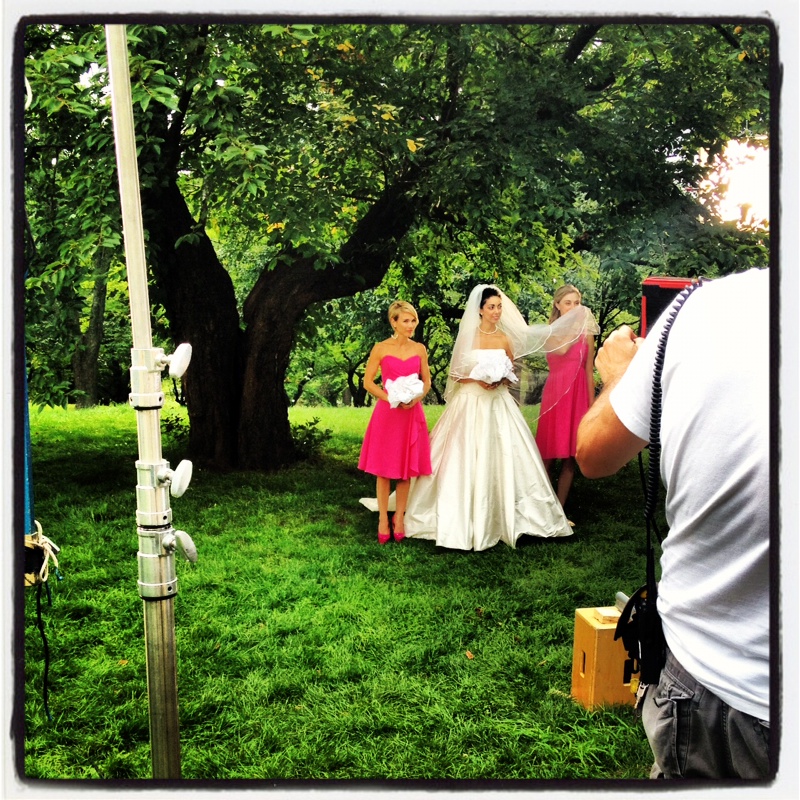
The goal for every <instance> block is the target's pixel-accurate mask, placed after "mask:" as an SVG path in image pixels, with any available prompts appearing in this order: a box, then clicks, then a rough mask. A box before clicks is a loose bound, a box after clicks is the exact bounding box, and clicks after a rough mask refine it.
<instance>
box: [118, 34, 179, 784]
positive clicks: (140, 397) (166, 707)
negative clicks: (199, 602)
mask: <svg viewBox="0 0 800 800" xmlns="http://www.w3.org/2000/svg"><path fill="white" fill-rule="evenodd" d="M106 45H107V48H108V70H109V78H110V84H111V108H112V117H113V121H114V139H115V143H116V155H117V171H118V173H119V192H120V203H121V206H122V228H123V235H124V240H125V260H126V265H127V273H128V286H129V294H130V306H131V328H132V332H133V349H132V350H131V363H132V366H131V395H130V400H131V404H132V405H133V407H134V408H135V409H136V423H137V432H138V440H139V460H138V461H137V462H136V471H137V485H136V501H137V503H136V521H137V531H138V535H139V553H138V567H139V580H138V588H139V594H140V596H141V597H142V599H143V605H144V635H145V648H146V654H147V692H148V698H149V705H150V747H151V760H152V765H153V777H154V778H179V777H180V772H181V764H180V735H179V731H178V681H177V658H176V649H175V611H174V600H175V595H176V593H177V591H178V581H177V578H176V576H175V550H176V546H178V545H180V546H181V550H182V552H183V553H184V554H186V552H185V549H184V545H186V543H187V541H188V542H189V544H191V540H189V539H188V537H187V536H186V534H185V533H183V531H175V530H174V529H173V528H172V510H171V509H170V504H169V489H170V488H171V489H172V494H174V495H176V496H177V495H178V494H182V493H183V490H184V489H185V485H186V484H188V477H187V469H188V472H189V473H190V472H191V464H189V462H182V463H181V464H180V465H179V467H178V468H177V469H176V470H175V471H173V470H170V468H169V464H168V463H167V462H166V461H165V460H164V459H163V457H162V454H161V426H160V410H161V407H162V406H163V404H164V395H163V392H162V389H161V380H162V374H161V373H162V370H163V369H164V367H165V366H166V365H167V364H170V362H171V361H172V358H178V352H177V351H176V353H175V356H174V357H167V356H165V355H164V352H163V350H161V349H160V348H154V347H153V346H152V333H151V328H150V300H149V295H148V289H147V265H146V261H145V248H144V231H143V225H142V209H141V198H140V193H139V173H138V163H137V159H136V140H135V135H134V127H133V108H132V101H131V85H130V67H129V64H128V43H127V34H126V28H125V26H124V25H107V26H106ZM181 347H182V348H188V350H189V353H190V352H191V348H189V346H188V345H181ZM179 349H180V348H179ZM183 356H184V357H183V358H181V359H179V360H180V361H181V362H183V363H182V364H181V366H180V367H177V365H176V371H174V372H173V370H172V369H170V372H171V374H182V370H183V369H185V368H186V365H188V355H187V353H186V352H185V351H184V353H183ZM178 369H180V372H179V371H178ZM179 471H180V472H181V474H182V479H181V480H178V472H179ZM177 483H180V484H183V485H182V487H181V489H180V490H179V491H176V486H175V485H174V484H177ZM190 550H191V552H192V554H194V546H193V545H191V548H190ZM187 558H190V560H194V558H191V556H187Z"/></svg>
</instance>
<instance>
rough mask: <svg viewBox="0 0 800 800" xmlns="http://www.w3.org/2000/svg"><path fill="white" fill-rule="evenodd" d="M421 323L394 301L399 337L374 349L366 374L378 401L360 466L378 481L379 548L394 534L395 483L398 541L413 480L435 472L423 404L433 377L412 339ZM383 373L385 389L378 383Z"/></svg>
mask: <svg viewBox="0 0 800 800" xmlns="http://www.w3.org/2000/svg"><path fill="white" fill-rule="evenodd" d="M418 321H419V320H418V317H417V312H416V311H415V310H414V306H412V305H411V304H410V303H405V302H403V301H397V302H394V303H392V304H391V306H389V323H390V324H391V326H392V329H393V330H394V333H392V335H391V336H390V337H389V338H388V339H384V340H383V341H382V342H378V343H377V344H376V345H375V346H374V347H373V348H372V352H371V353H370V356H369V360H368V361H367V366H366V369H365V371H364V388H365V389H366V390H367V391H368V392H369V393H370V394H371V395H372V396H373V397H375V398H376V400H377V402H376V403H375V409H374V410H373V412H372V416H371V417H370V421H369V424H368V425H367V430H366V433H365V434H364V443H363V444H362V446H361V456H360V457H359V460H358V468H359V469H362V470H364V471H365V472H368V473H370V474H371V475H375V476H376V479H377V487H376V488H377V495H378V542H379V543H380V544H386V542H388V541H389V539H390V537H391V533H392V526H390V524H389V494H390V482H391V481H392V480H395V481H396V482H397V484H396V487H395V498H396V504H395V513H394V517H393V519H392V523H393V527H394V538H395V541H398V542H399V541H400V540H401V539H403V538H404V537H405V528H404V521H403V520H404V515H405V511H406V503H407V500H408V490H409V486H410V483H409V482H410V479H411V478H415V477H417V476H418V475H430V474H431V451H430V443H429V440H428V424H427V421H426V419H425V413H424V412H423V410H422V405H421V400H422V398H423V397H425V395H426V394H427V393H428V391H429V390H430V388H431V373H430V369H429V367H428V351H427V350H426V349H425V347H424V345H422V344H420V343H419V342H414V341H412V339H411V337H412V336H413V335H414V331H415V329H416V327H417V323H418ZM379 371H380V374H381V384H380V385H379V384H377V383H376V382H375V378H376V376H377V374H378V372H379ZM393 384H394V385H393ZM389 390H391V391H389Z"/></svg>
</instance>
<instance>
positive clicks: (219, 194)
mask: <svg viewBox="0 0 800 800" xmlns="http://www.w3.org/2000/svg"><path fill="white" fill-rule="evenodd" d="M771 35H772V32H771V28H770V27H769V26H768V25H766V24H754V23H752V22H750V23H748V24H746V25H745V24H743V25H728V24H724V25H723V24H702V23H693V24H664V25H652V24H649V25H641V24H633V23H631V24H609V25H603V24H599V23H598V24H558V25H552V24H513V25H511V24H410V25H408V24H403V25H400V24H381V25H364V24H335V25H323V24H320V25H317V24H314V25H310V24H297V25H283V24H281V25H278V24H270V23H263V24H259V23H248V24H224V23H222V24H217V23H214V24H206V23H201V24H181V25H130V26H129V27H128V39H129V50H130V62H131V81H132V91H133V101H134V118H135V125H136V132H137V145H138V155H139V170H140V182H141V186H142V206H143V213H144V221H145V229H146V234H147V246H148V258H149V264H150V268H151V272H152V293H151V297H152V299H153V302H154V317H155V319H156V320H157V322H158V324H159V326H160V330H162V331H163V336H164V337H167V336H168V337H171V338H172V339H173V340H174V341H176V342H178V341H184V340H185V341H190V342H191V343H192V345H193V350H194V356H193V361H192V365H191V367H190V370H189V372H188V373H187V376H186V384H185V394H186V399H187V404H188V410H189V417H190V421H191V434H190V442H189V448H190V454H191V456H192V457H193V458H194V459H195V460H196V461H199V462H200V463H202V464H205V465H209V466H216V467H219V468H231V467H239V468H254V469H273V468H277V467H279V466H281V465H282V464H285V463H288V462H290V461H291V460H292V459H293V458H294V456H295V452H294V448H293V445H292V440H291V432H290V429H289V424H288V414H287V405H288V403H289V402H290V400H291V397H290V396H289V395H288V394H287V385H288V388H289V389H290V390H291V391H290V393H291V394H292V395H294V394H295V393H296V391H297V387H298V385H299V382H300V381H301V380H302V375H303V374H305V373H304V370H305V371H306V372H307V371H308V370H309V369H310V370H312V371H313V370H314V369H315V366H314V363H315V362H314V359H315V358H316V359H317V361H319V359H320V358H328V357H331V358H334V359H340V363H347V364H348V365H349V366H348V370H349V381H350V385H349V391H350V394H351V395H352V396H356V395H357V394H358V390H359V384H358V381H357V377H358V364H359V359H358V357H357V355H358V354H357V352H356V351H357V346H358V343H359V342H363V341H364V337H365V336H368V335H375V334H376V333H377V331H378V330H379V327H376V325H377V326H379V325H380V324H381V323H382V321H383V317H384V316H385V312H384V311H382V310H381V305H382V307H383V308H385V306H386V305H388V301H389V300H391V299H394V297H395V296H398V295H402V296H403V297H404V298H405V299H407V300H409V301H410V302H412V303H414V305H415V306H417V308H418V310H419V311H420V315H421V322H422V325H421V326H420V328H421V335H422V336H423V340H424V341H425V342H426V343H427V344H428V346H429V348H430V349H431V350H432V355H433V356H434V362H435V357H436V355H437V352H438V353H439V355H440V356H441V358H442V359H445V358H446V355H447V353H446V347H447V342H448V338H447V337H448V324H449V323H450V322H452V321H453V320H455V319H456V318H457V316H458V314H459V311H460V307H461V306H462V304H463V301H464V298H465V296H466V294H467V293H468V291H469V289H470V288H471V287H472V285H473V284H474V283H475V282H477V281H480V280H493V281H497V282H498V283H500V284H502V285H503V287H504V288H505V289H506V290H507V291H509V293H514V294H515V295H516V296H518V297H521V298H522V301H523V302H521V305H522V306H527V308H528V310H530V311H532V312H536V311H541V310H542V309H543V307H544V305H545V303H546V298H547V296H548V295H549V293H550V292H551V291H552V289H553V287H554V284H555V283H556V282H560V281H562V280H563V278H564V277H565V276H569V277H571V278H572V279H573V280H575V281H576V282H578V284H579V285H581V284H582V286H581V288H584V289H585V293H586V295H587V299H590V298H591V301H592V302H596V303H597V304H598V309H597V310H598V311H601V316H602V317H603V318H604V319H605V318H607V320H608V322H609V324H610V322H611V321H612V320H613V319H614V315H615V314H617V313H619V311H620V310H625V309H626V308H627V309H629V310H630V309H631V308H633V303H634V301H635V300H636V299H637V297H636V292H637V289H638V285H639V283H640V280H641V276H642V274H643V273H646V272H648V271H654V270H655V269H658V270H660V271H663V272H666V273H668V274H669V273H670V272H671V273H672V274H676V273H677V274H687V271H688V270H689V269H694V270H695V271H696V272H698V273H701V274H707V275H713V274H719V273H722V272H726V271H731V270H735V269H742V268H746V267H748V266H751V265H752V264H759V263H764V260H765V259H766V254H767V249H766V241H767V240H766V234H765V233H764V232H751V231H740V230H737V229H736V227H735V226H733V225H730V224H729V225H723V224H721V223H718V222H715V221H714V220H713V219H712V218H711V217H709V215H708V213H707V212H705V213H703V209H702V207H701V206H700V204H699V203H698V200H697V198H696V197H695V196H694V195H693V194H692V191H691V190H692V187H694V186H696V184H697V182H698V180H699V179H700V177H701V176H702V174H703V170H704V169H705V167H704V166H703V164H702V163H700V162H699V161H698V159H697V158H696V156H697V153H698V152H699V151H700V149H701V148H702V149H703V150H704V152H705V153H707V154H709V155H710V156H711V157H712V158H713V156H714V154H716V153H719V152H721V151H722V148H723V147H724V145H725V144H726V142H727V141H728V140H729V139H732V138H739V139H742V138H747V137H753V136H767V135H768V134H769V130H770V118H769V109H770V95H769V89H770V74H771V73H770V64H771V57H770V54H771V48H770V44H771ZM23 59H24V70H25V76H26V78H27V80H28V81H29V84H30V87H31V97H32V101H31V103H30V107H29V108H28V109H27V111H26V113H25V133H24V147H25V213H26V231H27V236H26V263H25V268H26V273H27V283H26V330H27V335H28V360H29V368H30V376H31V378H30V380H31V394H32V396H33V397H34V399H39V400H40V401H41V400H44V401H47V402H53V401H56V400H59V399H60V398H63V397H66V396H68V395H69V393H70V391H73V392H74V390H75V386H74V380H72V379H71V378H70V375H69V373H68V371H67V369H66V366H65V365H66V364H67V363H70V364H71V365H72V368H73V370H74V374H75V375H77V374H78V373H77V370H76V369H75V366H76V365H75V362H74V361H73V356H74V351H75V350H76V349H78V350H79V351H80V352H86V353H88V354H89V358H90V360H91V355H92V353H94V352H95V351H94V350H92V348H93V347H95V346H96V340H97V333H96V328H95V329H93V328H92V326H91V325H90V320H91V319H92V315H91V309H92V308H95V309H96V313H95V320H96V319H97V317H98V315H99V318H100V319H101V320H102V319H105V320H106V322H107V323H111V324H115V323H114V320H119V319H120V318H122V317H124V314H120V312H119V300H118V296H117V295H116V294H114V292H113V291H112V292H111V294H109V295H108V297H110V298H111V303H110V309H109V308H107V307H106V305H107V304H108V303H107V300H106V298H105V296H103V293H102V292H101V291H98V288H97V287H98V286H105V285H109V286H114V285H115V284H114V280H118V277H119V274H120V270H121V265H122V253H121V238H120V222H119V211H118V197H117V192H116V174H115V171H114V170H115V168H114V148H113V138H112V128H111V121H110V109H109V100H108V95H107V78H108V76H107V69H106V55H105V40H104V35H103V29H102V27H101V26H95V25H56V24H46V23H36V24H31V25H28V27H27V28H26V30H25V33H24V54H23ZM109 281H111V283H109ZM372 290H375V291H376V297H375V298H373V299H371V295H370V294H369V293H370V292H371V291H372ZM340 298H341V300H340ZM346 298H354V301H351V300H347V299H346ZM526 298H527V299H526ZM104 304H105V305H104ZM97 309H100V310H99V311H98V310H97ZM309 314H310V316H309ZM334 318H335V319H334ZM92 330H94V331H95V333H94V334H93V335H89V334H90V332H91V331H92ZM351 334H352V335H351ZM378 335H379V334H378ZM119 341H120V340H119V339H117V346H118V348H119ZM320 342H325V343H326V346H327V345H331V346H335V349H336V352H335V353H333V354H332V355H331V354H330V353H328V354H326V353H325V352H323V351H324V349H325V348H322V347H320V346H319V343H320ZM48 343H49V344H48ZM296 343H298V344H299V346H300V350H298V348H297V347H295V345H296ZM293 348H294V349H295V357H294V361H292V352H293ZM317 351H319V352H317ZM117 353H119V349H118V350H117ZM364 355H366V353H364ZM303 358H305V359H306V365H305V366H303ZM79 366H80V365H79ZM287 378H289V380H290V383H289V384H287ZM338 391H340V390H338Z"/></svg>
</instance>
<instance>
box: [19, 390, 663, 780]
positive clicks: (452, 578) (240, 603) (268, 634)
mask: <svg viewBox="0 0 800 800" xmlns="http://www.w3.org/2000/svg"><path fill="white" fill-rule="evenodd" d="M440 411H441V409H440V408H436V407H426V415H427V416H428V423H429V426H432V425H433V424H434V422H435V420H436V419H437V418H438V414H439V413H440ZM534 411H535V410H534V409H526V412H534ZM369 415H370V410H369V409H353V408H349V409H302V408H296V409H292V410H291V420H292V422H293V423H295V424H298V425H307V424H309V423H311V424H312V426H316V424H317V422H316V420H319V421H320V422H321V424H322V425H324V426H326V427H329V428H330V429H332V430H333V431H334V433H333V434H332V436H331V438H330V439H328V440H326V442H325V445H324V447H323V448H322V452H321V454H320V457H319V459H318V460H317V461H307V462H303V463H300V464H298V465H295V466H294V467H292V468H290V469H286V470H282V471H280V472H278V473H275V474H272V475H265V474H259V473H236V472H234V473H215V472H207V471H205V470H197V471H196V472H195V476H194V479H193V482H192V485H191V486H190V488H189V490H188V491H187V493H186V494H185V495H183V496H182V497H181V498H179V499H176V500H175V502H174V509H173V511H174V517H175V522H176V525H177V524H179V525H180V527H181V528H184V529H185V530H187V531H189V532H190V534H191V536H192V537H193V539H194V541H195V543H196V545H197V548H198V553H199V558H198V561H197V562H196V563H195V564H187V563H185V562H179V563H178V565H177V571H178V579H179V591H178V595H177V597H176V598H175V622H176V627H175V634H176V644H177V651H178V698H179V712H180V736H181V763H182V776H183V778H185V779H187V780H219V781H228V780H230V781H232V780H237V779H238V780H249V781H266V782H268V781H274V780H288V779H300V780H304V779H305V780H307V779H316V780H337V779H339V780H341V779H347V780H365V779H372V780H383V779H388V780H419V779H422V780H426V779H464V780H479V779H483V780H486V779H499V780H503V779H505V780H518V781H551V780H578V781H582V782H583V781H586V782H587V783H586V784H585V786H586V787H590V786H591V783H589V782H591V781H597V782H600V783H599V785H600V786H602V785H605V783H607V781H608V779H623V780H637V781H638V780H642V779H644V778H646V776H647V774H648V770H649V767H650V762H651V759H652V756H651V753H650V749H649V746H648V745H647V742H646V739H645V736H644V732H643V730H642V727H641V723H640V722H639V721H638V720H636V719H635V718H634V716H633V713H632V710H631V708H630V707H629V706H621V707H604V708H598V709H596V710H593V711H588V710H586V709H584V708H582V707H581V706H580V705H578V704H576V703H575V702H574V701H572V700H571V698H570V696H569V694H570V686H571V661H572V641H573V640H572V637H573V624H574V614H575V609H576V608H581V607H592V606H596V605H609V604H611V603H612V602H613V598H614V595H615V593H616V592H617V591H625V592H627V593H630V592H631V591H633V589H634V588H635V587H636V586H638V585H639V584H640V583H641V580H642V575H643V573H644V564H645V556H644V544H645V536H644V530H643V527H642V523H641V508H640V507H638V506H637V504H636V503H635V502H634V503H632V502H631V497H634V498H635V497H638V496H640V492H641V489H640V486H639V476H638V472H637V470H636V467H635V465H631V466H630V467H629V468H628V469H626V470H623V471H622V473H620V474H619V475H618V476H615V477H614V478H610V479H607V480H604V481H601V482H590V481H586V480H581V479H578V480H577V481H576V483H575V486H574V488H573V492H572V494H571V500H570V502H571V503H573V504H574V505H573V506H572V508H571V509H570V516H571V518H573V519H574V520H575V521H576V523H577V527H576V528H575V532H574V534H573V536H571V537H568V538H566V539H563V540H559V541H553V540H544V539H542V540H539V539H532V540H530V541H524V542H522V543H520V546H518V547H517V549H515V550H512V549H511V548H508V547H505V546H502V545H498V546H497V547H495V548H493V549H491V550H489V551H485V552H482V553H472V552H454V551H447V550H443V549H441V548H436V546H435V545H434V544H433V543H432V542H425V541H409V540H406V541H405V542H403V543H400V544H397V545H395V544H392V545H389V546H386V547H379V546H378V545H377V542H376V541H375V517H374V515H373V514H371V513H370V512H368V511H367V510H366V509H364V508H363V507H362V506H361V505H360V504H359V502H358V498H359V497H362V496H365V495H369V494H372V492H373V491H374V480H373V478H372V477H371V476H368V475H365V474H364V473H361V472H359V471H358V470H357V469H356V468H355V464H356V461H357V457H358V450H359V447H360V443H361V439H362V437H363V433H364V429H365V427H366V424H367V421H368V419H369ZM134 417H135V414H134V412H133V411H132V410H131V409H129V408H126V407H123V406H115V407H107V408H96V409H88V410H84V411H81V412H80V413H77V412H75V411H73V410H69V411H62V410H59V409H46V410H44V411H42V412H41V413H40V414H34V415H33V417H32V440H33V453H34V459H33V462H34V494H35V499H36V518H37V519H38V520H40V522H41V523H42V525H43V528H44V533H45V534H46V535H48V536H50V537H51V538H52V539H53V540H54V541H55V542H56V543H57V544H58V545H59V546H60V547H61V552H60V554H59V563H60V568H61V572H62V573H63V575H64V580H63V581H61V582H59V583H57V584H55V585H53V587H52V596H53V603H52V606H48V605H46V604H45V606H44V610H43V614H44V620H45V626H46V630H47V636H48V643H49V648H50V659H51V660H50V671H49V680H50V694H49V707H50V710H51V712H52V714H53V721H52V722H49V721H48V720H47V717H46V715H45V714H44V710H43V705H42V692H41V686H42V677H43V653H42V644H41V639H40V637H39V633H38V631H37V630H36V627H35V625H34V619H35V595H34V594H33V592H32V590H26V592H25V595H24V604H25V608H24V614H25V616H24V620H25V628H24V637H25V695H24V697H25V701H24V702H25V706H24V714H25V739H24V758H25V761H24V772H25V777H26V778H27V779H28V780H30V781H32V782H33V783H34V784H37V783H38V782H39V781H43V780H71V781H75V780H85V781H99V780H103V781H108V780H112V781H113V780H143V779H147V778H149V777H150V775H151V764H150V745H149V732H148V700H147V680H146V664H145V651H144V631H143V616H142V602H141V600H140V598H139V596H138V593H137V589H136V580H137V566H136V522H135V482H136V475H135V470H134V469H133V462H134V460H135V455H136V445H137V442H136V424H135V418H134ZM65 463H69V464H70V469H69V470H65V469H64V464H65ZM43 487H46V491H45V490H43ZM468 654H469V655H471V656H472V658H470V657H469V655H468ZM91 785H92V784H90V783H87V784H84V787H85V788H89V787H90V786H91ZM254 785H257V784H254ZM521 785H522V784H521ZM530 785H531V786H538V788H542V787H543V786H546V784H538V785H537V784H530Z"/></svg>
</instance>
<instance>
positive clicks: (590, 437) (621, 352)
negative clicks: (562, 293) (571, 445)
mask: <svg viewBox="0 0 800 800" xmlns="http://www.w3.org/2000/svg"><path fill="white" fill-rule="evenodd" d="M642 341H643V340H642V339H637V338H636V336H635V335H634V333H633V331H632V330H631V329H630V328H629V327H627V326H623V327H622V328H620V329H618V330H616V331H614V332H613V333H612V334H611V335H610V336H609V337H608V339H606V341H605V343H604V344H603V346H602V347H601V348H600V350H599V352H598V353H597V359H596V360H595V366H596V367H597V371H598V372H599V373H600V377H601V378H602V381H603V390H602V392H600V395H599V397H598V398H597V400H596V401H595V402H594V404H593V405H592V406H591V408H590V409H589V410H588V411H587V412H586V415H585V416H584V418H583V419H582V420H581V424H580V426H579V428H578V451H577V455H576V460H577V462H578V466H579V467H580V469H581V472H582V473H583V475H585V476H586V477H587V478H604V477H606V476H607V475H613V474H614V473H615V472H617V470H619V469H621V468H622V467H624V466H625V464H627V463H628V462H629V461H630V460H631V459H632V458H634V456H636V455H637V454H638V453H640V452H641V451H642V450H643V449H644V447H645V445H646V444H647V441H646V440H645V439H640V438H639V437H638V436H636V435H635V434H633V433H631V431H629V430H628V429H627V428H626V427H625V426H624V425H623V424H622V422H621V421H620V419H619V417H618V416H617V414H616V412H615V411H614V408H613V406H612V405H611V400H610V395H611V390H612V389H613V388H614V387H615V386H616V385H617V383H618V382H619V380H620V379H621V378H622V376H623V375H624V374H625V371H626V370H627V369H628V365H629V364H630V363H631V361H632V360H633V357H634V356H635V355H636V351H637V350H638V349H639V345H640V344H641V342H642Z"/></svg>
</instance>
